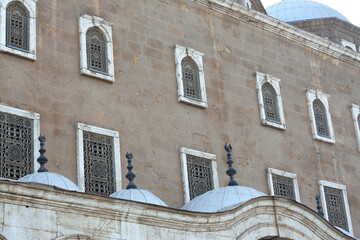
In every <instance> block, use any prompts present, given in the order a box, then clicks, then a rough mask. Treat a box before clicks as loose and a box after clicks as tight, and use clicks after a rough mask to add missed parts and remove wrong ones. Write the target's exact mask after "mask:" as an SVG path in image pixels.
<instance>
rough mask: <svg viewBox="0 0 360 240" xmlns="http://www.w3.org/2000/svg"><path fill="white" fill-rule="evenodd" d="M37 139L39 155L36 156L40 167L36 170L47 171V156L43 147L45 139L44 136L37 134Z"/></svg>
mask: <svg viewBox="0 0 360 240" xmlns="http://www.w3.org/2000/svg"><path fill="white" fill-rule="evenodd" d="M38 139H39V141H40V150H39V152H40V157H38V159H37V161H38V163H40V168H39V170H38V172H48V170H47V169H46V168H45V163H47V161H48V159H47V157H45V155H44V154H45V152H46V150H45V148H44V145H45V141H46V138H45V137H44V136H39V138H38Z"/></svg>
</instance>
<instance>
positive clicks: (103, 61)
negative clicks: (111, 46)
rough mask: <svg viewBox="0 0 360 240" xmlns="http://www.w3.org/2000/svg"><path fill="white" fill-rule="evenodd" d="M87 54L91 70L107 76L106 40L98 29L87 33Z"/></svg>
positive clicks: (92, 29)
mask: <svg viewBox="0 0 360 240" xmlns="http://www.w3.org/2000/svg"><path fill="white" fill-rule="evenodd" d="M86 54H87V65H88V69H89V70H92V71H98V72H101V73H105V74H107V72H108V66H107V52H106V39H105V36H104V34H103V33H102V32H101V31H100V30H99V29H98V28H90V29H89V30H88V31H87V32H86Z"/></svg>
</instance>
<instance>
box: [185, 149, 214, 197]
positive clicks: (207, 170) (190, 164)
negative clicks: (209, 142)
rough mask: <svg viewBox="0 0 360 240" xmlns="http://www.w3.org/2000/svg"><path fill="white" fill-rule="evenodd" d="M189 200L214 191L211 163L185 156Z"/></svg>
mask: <svg viewBox="0 0 360 240" xmlns="http://www.w3.org/2000/svg"><path fill="white" fill-rule="evenodd" d="M186 160H187V170H188V181H189V191H190V200H191V199H193V198H195V197H197V196H199V195H201V194H203V193H206V192H207V191H210V190H212V189H214V184H213V177H212V168H211V161H210V160H207V159H203V158H200V157H195V156H191V155H186Z"/></svg>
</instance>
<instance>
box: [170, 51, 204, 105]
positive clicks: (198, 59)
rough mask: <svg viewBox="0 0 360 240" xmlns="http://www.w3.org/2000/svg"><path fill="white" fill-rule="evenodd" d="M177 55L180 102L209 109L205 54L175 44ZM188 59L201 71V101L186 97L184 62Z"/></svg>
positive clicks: (176, 64) (175, 53)
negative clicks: (204, 65)
mask: <svg viewBox="0 0 360 240" xmlns="http://www.w3.org/2000/svg"><path fill="white" fill-rule="evenodd" d="M174 55H175V70H176V81H177V87H178V102H184V103H188V104H192V105H196V106H199V107H201V108H207V107H208V105H207V98H206V87H205V78H204V68H203V60H202V57H203V56H204V54H203V53H201V52H198V51H195V50H194V49H192V48H189V47H182V46H179V45H177V44H175V47H174ZM186 57H189V58H190V59H191V60H192V61H193V62H194V63H195V64H196V65H197V67H198V70H199V82H200V92H201V94H200V95H201V99H192V98H189V97H185V94H184V83H183V73H182V66H181V63H182V60H183V59H184V58H186Z"/></svg>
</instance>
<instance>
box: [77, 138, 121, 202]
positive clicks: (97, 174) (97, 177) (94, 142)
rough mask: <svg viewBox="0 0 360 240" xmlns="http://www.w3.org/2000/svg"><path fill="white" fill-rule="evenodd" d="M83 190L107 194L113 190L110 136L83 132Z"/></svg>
mask: <svg viewBox="0 0 360 240" xmlns="http://www.w3.org/2000/svg"><path fill="white" fill-rule="evenodd" d="M83 142H84V172H85V192H87V193H95V194H100V195H104V196H109V195H110V194H112V193H114V192H115V184H114V167H113V145H112V142H113V141H112V138H111V137H107V136H104V135H99V134H95V133H90V132H84V134H83Z"/></svg>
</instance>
